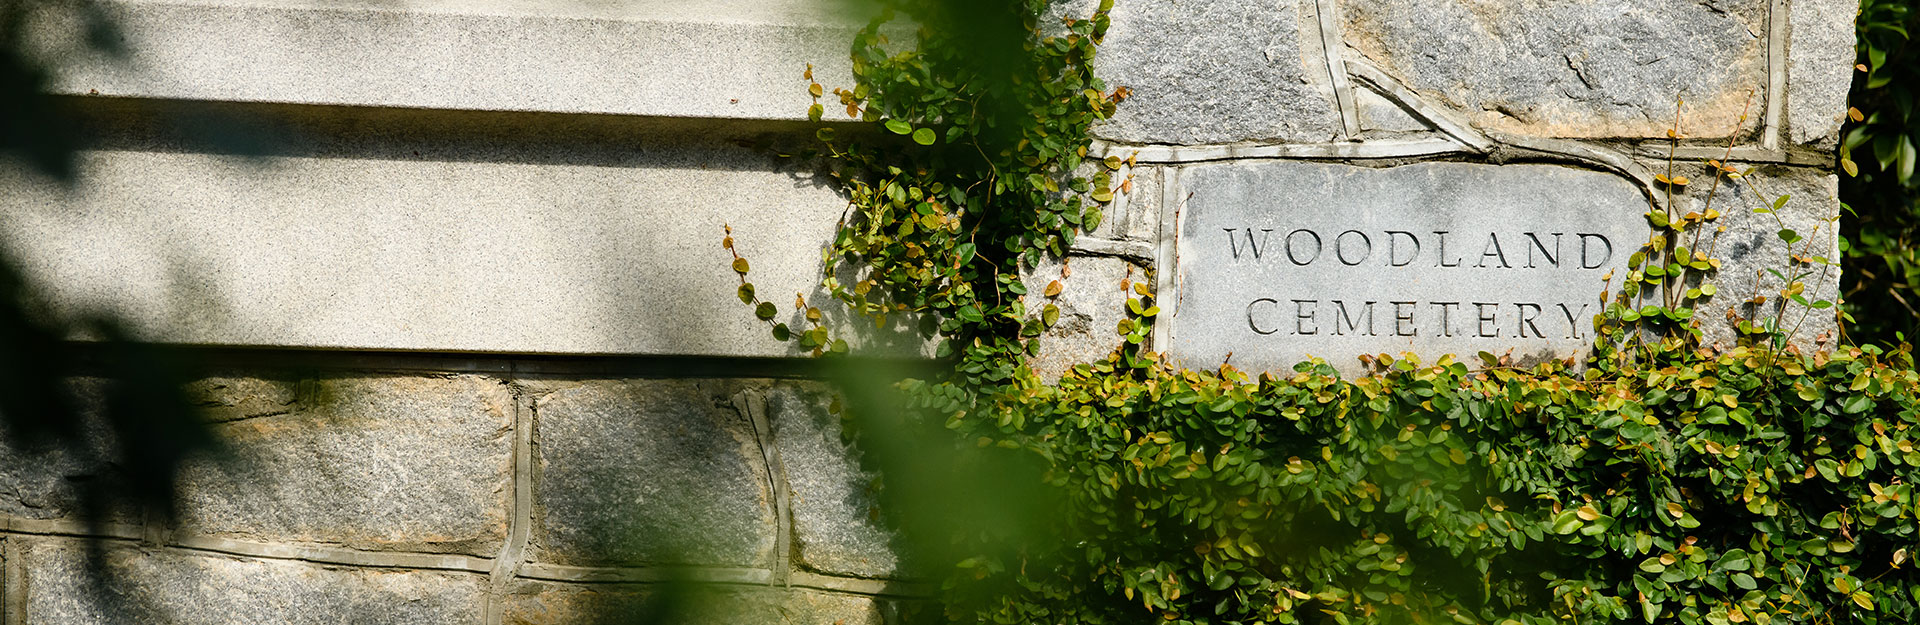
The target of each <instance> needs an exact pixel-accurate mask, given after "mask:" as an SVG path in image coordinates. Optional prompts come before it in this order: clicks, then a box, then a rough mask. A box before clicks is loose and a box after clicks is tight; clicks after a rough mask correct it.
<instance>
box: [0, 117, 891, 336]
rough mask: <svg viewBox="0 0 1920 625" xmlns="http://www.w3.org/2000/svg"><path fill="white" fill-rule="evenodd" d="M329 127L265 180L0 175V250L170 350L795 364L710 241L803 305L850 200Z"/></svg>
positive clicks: (679, 165)
mask: <svg viewBox="0 0 1920 625" xmlns="http://www.w3.org/2000/svg"><path fill="white" fill-rule="evenodd" d="M316 115H320V114H319V113H316ZM346 115H347V116H348V118H349V120H348V122H345V123H347V124H349V125H351V124H365V126H360V128H361V130H360V131H358V132H350V133H349V134H350V136H345V137H337V136H336V137H332V138H327V139H321V140H311V141H309V140H305V139H293V138H289V139H287V140H286V141H287V142H286V143H280V142H279V141H280V139H279V138H275V137H272V136H271V135H269V140H271V141H274V142H275V143H273V145H272V148H271V149H272V151H273V154H274V155H273V156H269V157H266V158H263V159H259V160H247V159H240V158H235V157H233V156H230V155H223V154H219V153H198V152H192V151H186V152H183V151H178V150H177V149H176V148H173V147H169V146H168V144H167V142H165V141H162V140H160V139H153V138H127V139H126V140H127V141H129V142H131V143H130V145H129V146H128V148H127V149H124V150H120V149H115V150H103V151H94V152H87V153H84V154H82V155H81V157H80V169H81V172H82V176H83V182H81V183H80V184H79V185H78V186H77V187H75V188H74V189H72V190H68V189H64V188H62V187H61V186H59V185H56V184H51V183H48V182H46V181H44V180H38V179H35V178H31V177H28V176H25V175H23V174H22V173H21V172H19V171H18V170H14V169H5V170H0V184H5V186H6V188H8V189H10V190H12V191H13V192H11V193H8V194H7V195H6V196H5V197H4V198H0V245H5V246H6V249H7V250H8V251H9V252H10V253H11V254H12V256H13V258H14V261H15V262H16V263H17V264H19V265H21V266H23V268H24V269H25V270H26V271H27V272H28V274H29V275H31V276H33V277H34V278H35V279H36V280H38V281H40V282H42V283H44V284H48V285H53V286H54V287H55V288H53V289H51V290H50V292H49V296H50V299H52V300H53V301H54V303H55V304H56V305H58V306H60V307H62V308H63V309H67V310H100V311H107V312H111V313H114V314H117V315H120V316H121V317H122V318H123V319H124V320H125V321H126V322H128V323H129V324H130V325H131V326H132V328H133V329H134V330H135V331H136V332H138V333H139V334H140V335H141V336H143V337H145V338H148V339H151V340H158V341H165V342H178V343H189V344H216V345H282V346H288V345H292V346H306V347H321V348H332V349H407V350H451V351H492V352H518V353H590V354H597V353H643V354H693V355H725V356H786V355H794V354H796V353H797V351H796V350H795V348H793V347H792V346H791V345H789V344H782V343H780V342H777V341H771V340H768V339H767V334H766V328H765V326H764V325H762V324H761V323H760V322H759V320H757V319H755V318H754V317H753V314H752V310H751V309H750V308H747V307H745V306H743V305H741V304H740V302H739V300H738V299H736V297H735V289H736V287H737V286H738V279H737V278H736V276H735V275H734V273H733V271H732V270H731V269H730V268H729V265H730V263H731V262H732V257H731V256H729V255H728V254H727V252H726V250H724V249H722V248H721V247H720V239H721V237H722V236H723V232H722V229H723V227H724V226H726V225H729V224H730V225H732V226H733V228H734V237H735V240H736V241H737V243H738V246H739V250H740V252H741V253H742V254H744V255H746V256H748V257H749V259H750V261H751V262H752V267H753V273H752V275H751V279H752V280H753V281H754V282H755V283H756V284H757V285H758V286H759V287H760V288H761V289H762V292H764V293H770V294H771V293H786V294H787V295H788V296H789V297H790V296H791V294H792V293H794V292H796V291H801V290H812V289H814V288H815V285H816V284H817V283H818V282H819V275H820V266H819V264H820V253H819V249H820V247H821V246H823V245H825V244H826V242H827V241H828V240H829V238H830V237H831V236H832V233H833V231H834V224H835V220H836V219H838V217H839V215H840V212H841V210H842V209H843V208H844V207H845V200H844V199H843V198H841V197H840V196H839V195H838V194H837V193H835V192H834V191H832V190H831V189H829V188H826V187H825V186H824V183H822V182H821V181H819V180H816V179H814V178H813V177H812V176H811V175H808V174H807V173H805V172H797V171H782V170H781V169H780V168H779V163H778V162H777V161H776V160H775V159H774V158H772V157H770V156H768V155H766V154H762V153H758V152H755V151H754V150H752V149H750V148H745V147H740V146H737V145H733V144H732V143H731V140H732V139H731V138H730V137H729V135H725V134H721V135H697V134H696V135H694V136H693V137H692V138H685V139H682V138H676V137H675V136H674V135H675V134H676V133H678V132H680V131H677V130H673V129H672V128H651V127H640V128H635V127H632V126H627V125H618V124H615V125H613V126H611V127H609V126H606V125H604V124H603V125H599V126H595V125H592V124H589V127H590V128H595V129H596V130H595V132H598V131H606V132H619V133H639V134H638V135H637V136H631V137H630V138H629V139H627V140H625V141H624V142H623V143H622V144H621V145H617V146H616V145H608V144H607V143H605V142H604V139H594V138H592V137H594V136H598V135H593V134H587V135H586V137H585V138H582V139H581V140H580V141H579V143H577V144H574V145H566V144H548V143H539V142H538V140H539V136H538V135H536V134H531V133H554V134H562V131H564V130H566V129H567V128H572V127H573V126H572V125H562V124H547V123H543V122H540V121H537V120H536V121H529V120H528V119H527V118H519V117H510V118H505V119H502V118H496V117H474V116H470V115H469V116H463V115H453V116H451V119H450V120H449V118H448V117H436V116H435V115H426V114H416V115H411V116H403V118H399V119H395V118H390V117H380V116H378V115H374V114H369V115H374V116H373V117H361V116H360V115H359V114H358V113H355V114H346ZM309 121H311V120H305V119H302V120H290V121H287V122H286V123H289V124H293V125H296V126H298V125H299V124H304V123H308V122H309ZM313 123H320V122H317V121H314V122H313ZM495 123H497V124H502V126H501V128H503V129H505V130H494V129H490V128H487V127H486V126H487V125H488V124H495ZM583 123H584V122H583ZM331 128H332V127H329V129H331ZM516 128H518V129H521V131H524V132H527V133H530V134H526V135H517V134H515V132H516V131H515V130H513V129H516ZM389 131H390V132H389ZM293 134H295V135H298V134H299V133H297V132H296V133H293ZM475 135H479V136H475ZM506 135H511V136H506ZM565 136H569V137H580V136H581V133H580V132H579V131H577V130H576V131H575V132H573V133H572V134H566V135H565ZM200 147H205V146H200ZM636 311H646V312H645V313H644V314H640V313H637V312H636ZM854 338H856V339H858V338H859V337H858V336H854ZM909 352H910V350H909Z"/></svg>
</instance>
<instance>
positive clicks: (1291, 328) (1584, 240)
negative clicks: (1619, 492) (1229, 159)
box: [1159, 161, 1649, 374]
mask: <svg viewBox="0 0 1920 625" xmlns="http://www.w3.org/2000/svg"><path fill="white" fill-rule="evenodd" d="M1180 184H1181V185H1182V186H1183V189H1184V191H1183V193H1182V195H1187V194H1189V193H1190V194H1191V196H1190V198H1189V199H1187V201H1186V203H1185V206H1184V207H1183V208H1182V210H1181V214H1180V221H1181V223H1180V226H1179V232H1180V233H1181V234H1180V238H1179V240H1178V241H1177V242H1176V244H1175V247H1176V248H1177V251H1176V256H1175V261H1174V262H1175V265H1174V266H1173V267H1171V268H1168V269H1164V270H1170V271H1175V272H1176V273H1175V277H1174V278H1175V281H1176V282H1175V291H1176V292H1175V293H1166V292H1162V293H1160V295H1159V298H1160V306H1161V307H1162V313H1161V316H1160V318H1159V323H1160V324H1163V325H1162V327H1164V328H1166V335H1165V336H1166V337H1167V346H1166V347H1165V350H1166V351H1167V352H1168V353H1170V354H1171V355H1172V356H1173V357H1174V358H1175V360H1176V361H1178V362H1179V363H1180V364H1182V365H1185V366H1187V367H1192V368H1202V369H1204V368H1213V367H1217V366H1219V365H1220V364H1221V363H1222V362H1230V363H1231V364H1233V365H1234V366H1236V367H1239V368H1241V369H1244V370H1249V371H1270V370H1279V371H1288V370H1291V368H1292V367H1293V365H1294V364H1296V363H1298V362H1300V361H1303V360H1306V359H1307V357H1309V356H1315V357H1320V358H1324V359H1326V361H1327V362H1328V363H1329V364H1332V365H1333V366H1335V367H1336V368H1339V369H1340V370H1341V371H1343V372H1346V373H1348V374H1355V373H1358V372H1360V371H1362V370H1363V367H1362V366H1361V363H1360V361H1359V359H1358V357H1359V356H1361V355H1376V354H1382V353H1384V354H1390V355H1398V354H1400V353H1402V352H1412V353H1415V354H1418V355H1419V356H1421V357H1422V358H1423V359H1425V360H1426V361H1427V362H1432V361H1433V360H1435V359H1437V358H1439V357H1440V356H1441V355H1443V354H1456V355H1459V356H1462V357H1467V358H1469V359H1470V358H1471V356H1472V355H1473V354H1476V353H1478V352H1482V351H1486V352H1491V353H1494V354H1503V353H1506V352H1507V351H1508V350H1512V354H1513V357H1514V358H1515V359H1516V360H1519V361H1521V362H1529V361H1539V360H1542V359H1548V358H1553V359H1559V358H1566V357H1570V356H1576V355H1580V354H1584V353H1585V352H1586V350H1587V349H1588V348H1589V347H1591V346H1592V344H1593V341H1594V336H1593V329H1592V323H1591V321H1590V319H1591V317H1592V316H1593V315H1594V314H1595V313H1598V312H1599V311H1600V307H1599V305H1598V302H1599V298H1600V294H1601V292H1602V291H1603V290H1604V289H1605V288H1606V281H1605V278H1606V277H1607V276H1608V275H1609V274H1612V275H1614V276H1615V278H1616V279H1618V278H1619V277H1621V276H1624V275H1625V273H1626V271H1625V267H1626V264H1627V259H1628V256H1629V255H1630V254H1632V252H1633V248H1634V247H1635V246H1637V245H1639V244H1641V243H1643V242H1645V241H1646V238H1647V229H1648V226H1647V222H1646V219H1645V218H1644V217H1643V215H1644V214H1645V213H1646V212H1647V209H1648V207H1649V203H1648V201H1647V199H1646V196H1645V194H1644V192H1643V190H1642V189H1641V188H1640V187H1639V185H1637V184H1635V183H1634V182H1633V181H1631V180H1629V179H1627V178H1624V177H1621V176H1616V175H1613V174H1609V173H1602V172H1598V171H1592V170H1584V169H1576V168H1572V167H1563V166H1558V165H1483V164H1469V163H1422V164H1415V165H1406V166H1400V167H1388V168H1379V169H1373V168H1366V167H1357V166H1352V165H1342V164H1331V163H1307V162H1297V161H1294V162H1289V161H1265V162H1262V161H1247V162H1241V163H1233V164H1219V165H1204V166H1196V167H1191V168H1188V169H1186V170H1185V171H1183V173H1182V174H1181V176H1180ZM1163 262H1165V260H1164V259H1163ZM1614 284H1615V285H1616V286H1617V285H1618V282H1615V283H1614Z"/></svg>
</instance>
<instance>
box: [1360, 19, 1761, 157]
mask: <svg viewBox="0 0 1920 625" xmlns="http://www.w3.org/2000/svg"><path fill="white" fill-rule="evenodd" d="M1341 11H1342V12H1343V13H1342V14H1343V18H1344V36H1345V38H1346V42H1347V45H1349V46H1352V47H1353V48H1355V49H1357V51H1358V52H1359V53H1360V54H1362V55H1364V56H1365V57H1366V58H1367V59H1370V60H1372V61H1373V62H1374V63H1376V64H1379V65H1380V66H1382V67H1383V68H1384V69H1385V70H1386V71H1387V72H1388V73H1390V74H1392V75H1394V76H1396V77H1398V78H1399V79H1400V80H1401V81H1402V82H1404V83H1405V84H1406V85H1407V86H1409V87H1411V88H1413V89H1414V90H1415V91H1416V92H1418V93H1420V94H1421V95H1422V96H1423V97H1425V98H1427V99H1428V100H1429V101H1430V102H1432V103H1434V104H1438V105H1444V106H1447V107H1450V108H1453V109H1455V110H1458V111H1461V112H1462V113H1464V114H1465V115H1466V116H1467V117H1468V118H1469V119H1470V120H1471V121H1472V123H1473V124H1474V125H1475V126H1477V127H1479V128H1482V129H1485V130H1493V131H1501V132H1511V133H1517V134H1524V135H1534V136H1553V137H1570V138H1601V137H1664V136H1665V133H1666V131H1667V129H1668V128H1670V127H1671V126H1672V124H1673V119H1674V110H1675V109H1674V107H1675V99H1676V98H1685V99H1686V102H1687V105H1686V109H1685V113H1684V116H1683V124H1682V131H1683V132H1684V133H1686V134H1688V135H1692V136H1698V137H1714V136H1718V137H1725V136H1727V134H1728V133H1729V132H1731V131H1733V130H1734V129H1735V128H1736V125H1739V127H1740V128H1744V129H1748V130H1751V129H1754V128H1757V127H1758V125H1759V123H1760V118H1761V117H1762V116H1761V114H1760V112H1761V110H1762V106H1763V103H1764V101H1765V97H1766V96H1767V94H1766V93H1764V89H1765V88H1766V83H1767V66H1766V64H1767V43H1766V37H1765V35H1766V33H1767V0H1705V1H1703V2H1644V1H1639V0H1577V1H1576V0H1546V1H1544V2H1527V3H1514V2H1488V1H1484V0H1422V1H1420V2H1407V1H1405V0H1349V1H1347V2H1343V3H1342V5H1341ZM1750 90H1752V91H1753V92H1754V95H1753V99H1752V109H1751V111H1750V112H1749V114H1748V116H1747V120H1746V122H1745V123H1744V124H1743V125H1740V121H1739V118H1740V113H1741V109H1742V107H1743V106H1745V105H1746V103H1747V100H1748V92H1749V91H1750Z"/></svg>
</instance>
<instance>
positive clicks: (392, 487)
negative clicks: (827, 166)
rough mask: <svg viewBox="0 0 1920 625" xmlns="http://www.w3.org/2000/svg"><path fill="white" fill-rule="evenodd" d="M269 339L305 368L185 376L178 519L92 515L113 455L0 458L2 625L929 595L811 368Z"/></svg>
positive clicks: (480, 613) (37, 453)
mask: <svg viewBox="0 0 1920 625" xmlns="http://www.w3.org/2000/svg"><path fill="white" fill-rule="evenodd" d="M275 356H276V359H277V360H278V361H279V362H283V363H284V362H301V363H305V364H304V365H303V366H301V367H300V368H299V369H297V370H295V369H287V368H284V367H283V366H274V365H260V364H249V365H247V366H244V367H237V368H236V369H235V370H233V371H231V372H229V373H228V374H224V375H220V376H218V377H209V378H206V379H202V380H199V381H196V382H195V383H194V384H193V386H192V395H193V397H194V399H195V400H197V401H199V402H200V403H201V404H202V405H203V406H205V407H206V409H207V413H208V414H209V416H210V418H211V419H212V421H213V424H214V425H213V428H214V430H215V431H216V433H218V434H219V435H220V436H221V439H222V440H223V441H224V444H225V446H226V449H225V451H224V452H223V453H220V454H216V455H212V456H208V457H204V458H201V459H198V460H195V461H194V462H193V463H192V464H191V465H190V466H188V467H187V468H186V470H185V472H184V474H183V478H182V488H181V490H180V492H179V501H180V510H179V516H180V518H179V520H178V522H176V523H165V522H162V521H161V520H159V519H157V518H142V517H140V516H138V515H134V514H127V513H116V514H114V515H111V516H110V517H109V521H108V522H107V523H106V524H105V525H104V527H95V526H90V525H88V524H87V523H85V520H84V519H83V518H82V517H81V516H80V510H79V508H78V501H77V499H76V496H75V488H76V483H77V482H80V481H84V480H92V479H111V477H112V468H111V467H108V466H103V465H100V464H97V463H92V462H88V461H83V460H79V459H73V458H67V457H61V456H59V455H58V454H55V455H48V454H47V453H46V452H45V451H44V450H31V449H29V450H9V451H4V452H0V485H4V486H5V488H0V570H4V571H5V575H4V576H0V579H4V580H6V581H5V584H4V586H0V615H4V618H3V619H0V623H7V624H8V625H12V624H15V623H119V622H138V623H168V622H171V623H339V622H353V623H422V622H432V623H624V622H630V621H628V620H624V619H630V618H636V617H638V616H644V615H646V614H647V612H646V611H647V610H649V609H659V606H658V605H655V604H650V603H648V602H649V601H650V596H651V595H657V594H658V593H660V592H661V589H662V588H665V587H667V586H663V584H664V583H668V582H676V581H678V582H700V583H701V584H700V590H699V594H697V595H695V604H694V605H695V608H696V609H695V612H694V613H695V614H697V615H698V618H695V619H693V620H702V621H707V622H713V623H736V622H754V623H834V622H843V623H847V624H854V623H879V622H883V621H884V619H885V618H887V617H888V615H890V614H892V613H893V612H894V611H895V610H896V609H897V608H896V605H895V604H896V603H897V601H898V599H899V598H901V597H903V596H904V597H911V596H914V595H918V594H923V593H924V592H925V591H926V589H925V588H924V587H921V586H918V585H916V584H914V583H912V582H903V581H900V580H899V579H898V578H900V577H902V575H901V571H900V569H899V567H898V563H897V562H896V561H895V556H894V554H893V550H892V547H891V535H890V534H889V533H888V532H887V531H886V530H885V529H884V528H882V527H881V526H880V525H879V524H878V520H877V516H876V514H875V511H874V509H873V506H874V499H873V496H872V493H871V491H870V489H871V488H872V483H871V476H869V475H867V474H866V473H865V472H863V471H862V469H861V467H860V465H859V462H858V454H857V453H856V452H853V451H852V450H850V449H849V448H848V447H847V445H846V443H845V442H843V441H842V439H841V436H840V421H839V418H838V417H837V416H835V415H832V414H829V413H828V412H827V406H828V403H829V402H828V401H827V398H826V393H827V390H826V389H825V388H824V387H822V386H821V385H820V384H819V383H817V382H809V381H805V380H800V379H776V378H745V377H735V378H662V377H646V376H647V375H648V374H646V373H644V372H638V373H637V372H636V371H635V370H634V369H633V368H632V367H622V366H611V367H606V366H592V365H587V366H582V365H581V364H580V363H570V364H568V366H566V367H565V368H564V369H563V370H562V372H558V373H556V372H553V371H552V370H551V368H549V369H548V370H545V371H543V369H542V366H541V363H538V362H534V363H527V362H521V361H512V360H504V359H477V360H475V359H466V360H449V359H441V358H430V357H399V356H396V357H386V358H383V359H382V360H383V362H382V363H380V364H373V365H369V361H367V360H366V359H359V360H356V361H354V362H352V363H343V362H342V361H343V359H341V358H339V357H327V356H320V357H317V358H316V357H315V356H313V355H301V354H276V355H275ZM252 362H253V363H258V362H259V360H258V355H256V356H255V359H253V360H252ZM795 371H799V369H795ZM783 373H786V374H791V373H792V371H788V372H783ZM654 375H657V374H654ZM96 387H97V384H94V383H90V382H82V383H80V384H77V385H76V392H77V393H78V394H79V395H80V396H81V397H82V398H83V399H84V398H86V397H88V396H91V394H92V393H93V389H94V388H96ZM0 449H5V448H4V447H0ZM90 541H94V542H90ZM90 545H102V546H103V547H104V552H105V555H106V560H105V561H106V563H107V568H106V571H107V573H108V576H107V577H106V578H104V579H105V580H107V581H106V582H105V584H104V585H101V583H100V582H99V580H98V579H96V578H95V577H93V576H91V572H90V570H89V569H88V567H87V549H88V548H89V546H90ZM635 622H637V621H635Z"/></svg>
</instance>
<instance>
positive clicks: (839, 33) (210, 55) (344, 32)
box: [38, 0, 863, 120]
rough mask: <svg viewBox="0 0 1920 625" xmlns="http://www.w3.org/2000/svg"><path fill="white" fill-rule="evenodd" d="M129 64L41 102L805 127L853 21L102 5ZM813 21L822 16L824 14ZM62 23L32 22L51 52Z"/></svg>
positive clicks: (650, 9) (731, 13)
mask: <svg viewBox="0 0 1920 625" xmlns="http://www.w3.org/2000/svg"><path fill="white" fill-rule="evenodd" d="M107 8H108V10H109V11H110V12H111V13H112V14H113V15H114V16H115V17H116V18H117V19H118V22H119V25H120V27H121V30H122V32H123V33H124V35H125V39H126V43H127V48H128V50H129V52H130V53H131V54H130V55H129V59H128V61H127V62H114V61H108V60H103V59H90V60H86V61H81V62H79V63H77V64H75V65H71V66H68V67H65V68H63V69H64V71H63V72H61V75H60V76H59V78H58V80H57V81H56V82H55V84H54V89H53V90H54V91H55V92H56V93H63V94H98V95H106V96H128V97H143V98H160V99H183V100H212V101H239V102H282V103H305V104H336V105H349V106H376V107H400V108H431V109H472V110H502V111H549V112H561V113H600V114H616V115H646V116H665V117H708V118H737V119H781V120H793V119H805V117H806V111H807V107H808V106H809V105H810V104H811V103H812V100H811V98H810V97H809V96H808V95H807V91H806V88H807V83H806V80H805V79H804V78H802V73H803V72H804V71H805V70H806V67H807V65H808V64H809V63H811V64H813V65H814V66H815V76H816V77H817V78H818V79H819V80H820V81H821V83H822V84H825V85H828V86H851V84H852V79H851V73H850V69H849V68H850V63H851V62H850V60H849V58H848V53H847V50H848V42H850V41H851V40H852V36H853V33H854V31H855V30H856V29H857V28H858V27H859V26H860V25H862V23H863V20H859V19H856V18H853V17H851V16H849V17H846V18H845V19H832V18H831V15H830V11H831V5H830V4H828V3H824V2H817V1H810V0H780V1H777V2H767V3H751V2H743V1H734V2H725V3H714V4H710V3H667V2H657V1H656V2H647V3H641V4H640V5H639V6H633V5H625V4H609V5H596V4H590V3H585V2H567V1H563V0H548V1H545V2H533V3H513V2H504V1H496V2H491V3H487V2H482V3H477V4H475V3H466V2H459V3H455V2H450V1H446V0H434V1H429V2H419V3H383V2H370V1H369V2H306V3H299V4H283V3H271V4H270V3H266V2H258V3H247V2H221V3H211V2H206V3H203V2H174V1H153V0H133V1H125V0H122V1H118V2H109V3H107ZM822 16H827V17H825V18H823V17H822ZM71 30H72V29H70V28H65V24H44V25H43V28H42V29H41V30H40V31H39V32H38V34H39V36H40V38H41V39H42V40H45V41H60V40H61V39H62V36H63V35H62V33H63V31H71Z"/></svg>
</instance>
